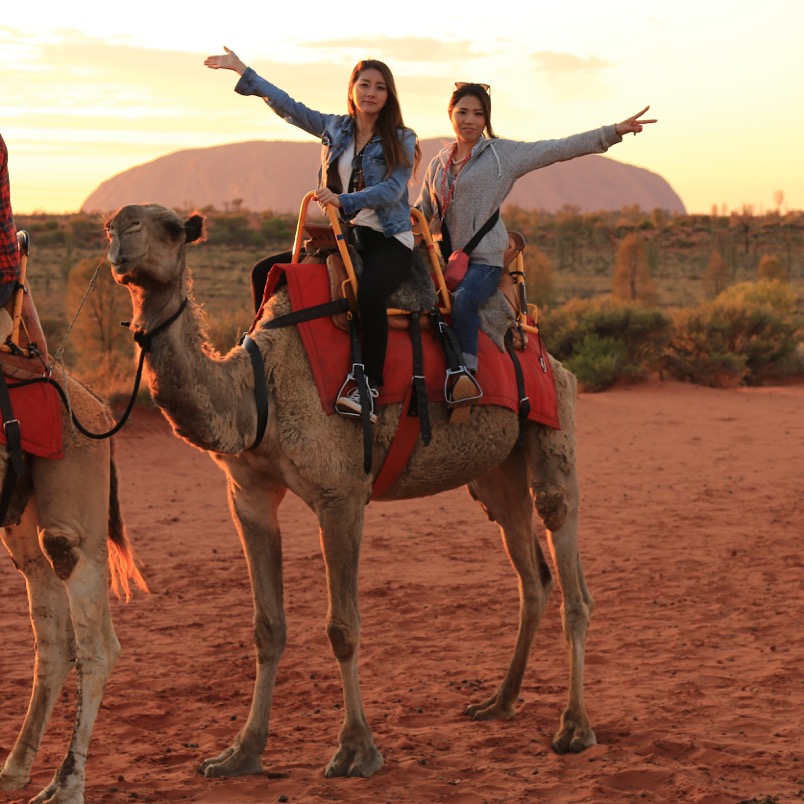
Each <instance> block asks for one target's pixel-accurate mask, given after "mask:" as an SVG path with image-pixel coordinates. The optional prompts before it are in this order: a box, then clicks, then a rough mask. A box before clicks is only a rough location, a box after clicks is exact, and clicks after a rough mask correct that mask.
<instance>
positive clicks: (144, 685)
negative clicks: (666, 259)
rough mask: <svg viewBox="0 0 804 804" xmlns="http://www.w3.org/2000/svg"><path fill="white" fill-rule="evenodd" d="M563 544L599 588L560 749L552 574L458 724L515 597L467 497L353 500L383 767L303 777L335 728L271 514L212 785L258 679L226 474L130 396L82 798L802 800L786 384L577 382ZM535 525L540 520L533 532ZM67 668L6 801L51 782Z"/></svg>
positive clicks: (22, 611) (13, 728) (26, 656)
mask: <svg viewBox="0 0 804 804" xmlns="http://www.w3.org/2000/svg"><path fill="white" fill-rule="evenodd" d="M577 407H578V461H579V474H580V482H581V501H582V507H581V520H580V523H581V553H582V557H583V560H584V567H585V570H586V575H587V580H588V582H589V586H590V589H591V592H592V594H593V595H594V597H595V601H596V606H595V610H594V613H593V615H592V624H591V628H590V632H589V639H588V645H587V665H586V698H587V705H588V708H589V712H590V717H591V718H592V723H593V726H594V727H595V730H596V733H597V738H598V742H599V744H598V745H597V746H594V747H593V748H591V749H589V750H587V751H586V752H584V753H582V754H578V755H566V756H558V755H556V754H554V753H553V752H552V751H551V750H550V740H551V737H552V735H553V733H554V731H555V730H556V728H557V726H558V718H559V716H560V713H561V710H562V708H563V705H564V702H565V700H566V688H567V659H566V655H565V647H564V641H563V637H562V633H561V624H560V612H559V605H560V596H559V594H558V592H557V590H554V592H553V594H552V596H551V599H550V604H549V606H548V610H547V613H546V615H545V618H544V621H543V623H542V626H541V629H540V631H539V635H538V637H537V642H536V644H535V646H534V649H533V652H532V656H531V662H530V665H529V667H528V671H527V674H526V676H525V682H524V685H523V689H522V694H521V702H520V707H519V712H518V715H517V717H516V718H515V719H514V720H512V721H509V722H473V721H471V720H470V719H468V718H467V717H466V716H464V715H463V714H462V710H463V708H464V707H465V706H466V705H467V704H469V703H473V702H476V701H478V700H480V699H483V698H485V697H487V696H488V695H490V694H491V693H492V692H493V690H494V689H495V688H496V686H497V684H498V682H499V681H500V678H501V675H502V673H504V671H505V668H506V667H507V663H508V660H509V656H510V651H511V650H512V648H513V640H514V635H515V630H516V611H517V587H516V580H515V576H514V573H513V571H512V569H511V568H510V566H509V564H508V562H507V559H506V557H505V554H504V552H503V549H502V546H501V542H500V537H499V533H498V530H497V528H496V526H495V525H493V524H492V523H490V522H488V521H487V520H486V518H485V516H484V515H483V513H482V511H481V509H480V508H479V507H478V506H477V505H476V504H475V503H474V502H473V501H472V500H471V499H470V497H469V495H468V494H467V492H466V490H465V489H458V490H455V491H451V492H448V493H444V494H440V495H438V496H435V497H431V498H427V499H422V500H418V501H413V502H402V503H385V504H381V503H374V504H372V505H371V506H369V508H368V511H367V522H366V529H365V539H364V549H363V556H362V568H361V606H362V617H363V643H362V648H361V681H362V687H363V696H364V702H365V705H366V709H367V715H368V717H369V720H370V722H371V723H372V726H373V728H374V732H375V739H376V741H377V744H378V747H379V748H380V750H381V751H382V752H383V754H384V757H385V766H384V767H383V769H382V770H381V771H380V772H379V773H378V774H377V775H376V776H375V777H374V778H372V779H368V780H367V779H342V778H339V779H326V778H324V776H323V769H324V766H325V764H326V762H327V761H328V760H329V758H330V756H331V755H332V753H333V752H334V750H335V744H336V735H337V732H338V729H339V727H340V722H341V715H342V709H341V690H340V681H339V677H338V672H337V668H336V663H335V660H334V658H333V657H332V655H331V653H330V650H329V645H328V643H327V639H326V636H325V633H324V616H325V612H326V597H325V590H324V571H323V565H322V559H321V555H320V551H319V547H318V534H317V526H316V521H315V518H314V516H313V515H312V513H311V512H310V511H308V510H307V509H306V508H305V507H304V506H303V504H302V503H301V502H300V501H299V500H298V499H297V498H295V497H292V496H289V497H288V498H287V499H286V501H285V503H284V504H283V507H282V512H283V518H282V525H283V532H284V543H285V590H286V604H287V614H288V631H289V638H288V645H287V649H286V651H285V654H284V657H283V660H282V664H281V666H280V671H279V679H278V684H277V690H276V695H275V698H274V708H273V714H272V720H271V737H270V741H269V745H268V749H267V750H266V753H265V767H266V772H265V773H264V774H263V775H261V776H257V777H248V778H239V779H222V780H217V779H216V780H211V779H205V778H204V777H202V776H200V775H199V774H198V773H197V768H198V765H199V764H200V762H201V761H202V760H203V759H204V758H206V757H209V756H213V755H215V754H217V753H219V752H220V751H222V750H223V749H224V748H225V747H227V746H228V745H229V744H230V741H231V739H232V738H233V737H234V735H235V734H236V732H237V730H238V729H239V728H240V726H241V725H242V723H243V721H244V718H245V716H246V714H247V711H248V706H249V701H250V696H251V689H252V684H253V678H254V654H253V649H252V643H251V634H250V625H251V617H252V612H251V598H250V592H249V585H248V580H247V576H246V568H245V562H244V559H243V556H242V553H241V551H240V546H239V543H238V540H237V536H236V534H235V531H234V527H233V525H232V523H231V520H230V518H229V513H228V509H227V504H226V498H225V488H224V479H223V475H222V473H220V471H219V470H218V469H217V468H216V467H215V466H214V464H213V463H212V461H211V460H210V459H209V458H208V457H207V456H206V455H204V454H203V453H201V452H199V451H197V450H195V449H194V448H192V447H190V446H188V445H187V444H185V443H184V442H182V441H180V440H179V439H178V438H176V437H175V436H173V435H172V433H171V431H170V429H169V427H168V425H167V424H166V423H165V421H164V420H163V419H162V417H161V415H160V414H159V413H157V412H155V411H151V410H147V409H137V410H136V411H135V412H134V414H133V416H132V418H131V420H130V421H129V422H128V423H127V424H126V426H125V427H124V428H123V429H122V431H121V432H120V434H119V435H118V436H117V453H118V459H119V465H120V473H121V479H122V504H123V512H124V515H125V517H126V521H127V524H128V528H129V532H130V535H131V538H132V540H133V542H134V544H135V547H136V550H137V552H138V555H139V557H140V559H141V561H142V568H143V572H144V574H145V576H146V578H147V581H148V583H149V585H150V588H151V594H150V595H145V594H142V593H139V594H136V596H135V597H134V599H133V600H132V601H130V602H129V603H123V602H117V601H115V602H113V617H114V621H115V626H116V630H117V634H118V637H119V639H120V641H121V643H122V646H123V652H122V654H121V656H120V659H119V660H118V663H117V665H116V666H115V668H114V671H113V673H112V677H111V679H110V681H109V684H108V686H107V690H106V695H105V698H104V702H103V706H102V708H101V711H100V714H99V717H98V721H97V725H96V728H95V732H94V736H93V741H92V744H91V749H90V755H89V760H88V766H87V785H86V800H87V802H131V801H134V800H137V801H146V802H225V803H226V804H243V803H244V802H249V803H251V802H275V801H288V802H324V801H327V802H330V801H340V802H350V803H351V802H371V803H372V804H373V803H374V802H378V803H380V804H382V802H393V803H394V804H402V803H403V802H450V803H451V804H481V802H488V804H492V803H495V804H496V803H497V802H505V803H506V804H508V803H509V802H525V801H546V802H601V801H616V802H625V801H656V802H700V803H702V804H704V803H705V804H713V803H714V802H740V801H748V802H773V801H779V802H790V801H796V800H800V799H801V798H802V795H804V793H802V790H804V768H802V760H803V759H804V738H803V737H802V725H804V707H802V703H803V702H804V690H803V689H802V680H804V671H803V670H802V668H804V640H803V639H802V621H803V620H804V606H802V602H803V601H804V594H802V580H803V579H804V575H802V557H801V555H802V551H801V543H802V535H803V534H804V530H803V528H804V525H802V523H804V457H803V456H804V451H803V450H802V446H804V413H803V412H804V386H802V385H793V386H787V387H774V388H758V389H738V390H714V389H708V388H701V387H694V386H689V385H683V384H678V383H669V382H659V381H651V382H647V383H644V384H639V385H632V386H628V387H623V388H618V389H614V390H611V391H608V392H606V393H602V394H581V395H580V396H579V398H578V406H577ZM539 533H540V538H541V530H540V531H539ZM0 604H1V605H0V628H1V629H2V634H3V637H2V648H1V649H0V685H1V686H0V690H1V693H0V762H2V760H3V759H4V758H5V756H6V754H7V753H8V751H9V749H10V748H11V745H12V744H13V741H14V738H15V736H16V733H17V730H18V729H19V726H20V724H21V721H22V717H23V714H24V712H25V708H26V706H27V699H28V695H29V692H30V682H31V670H32V659H33V637H32V634H31V629H30V625H29V622H28V614H27V603H26V599H25V589H24V584H23V580H22V577H21V576H20V575H19V574H18V573H17V572H16V571H15V569H14V567H13V565H12V564H11V562H10V560H9V559H8V556H7V555H6V554H5V552H3V554H2V560H0ZM73 703H74V683H72V682H71V683H70V684H68V686H67V688H66V689H65V691H64V693H63V694H62V698H61V700H60V702H59V704H58V705H57V709H56V712H55V713H54V716H53V719H52V721H51V725H50V728H49V729H48V732H47V734H46V736H45V739H44V741H43V744H42V748H41V750H40V753H39V756H38V758H37V762H36V765H35V767H34V773H33V779H32V781H31V783H30V784H29V785H28V786H27V787H26V788H25V789H24V790H22V791H19V792H17V793H0V801H2V802H23V801H27V800H28V799H29V798H30V797H31V796H33V795H35V794H36V793H37V792H39V790H40V789H41V788H42V787H43V786H44V785H45V784H46V783H47V782H48V781H49V780H50V778H51V776H52V774H53V771H54V768H55V767H56V766H57V765H58V763H59V762H60V761H61V758H62V756H63V753H64V751H65V748H66V739H67V735H68V734H69V731H70V726H71V723H72V718H73Z"/></svg>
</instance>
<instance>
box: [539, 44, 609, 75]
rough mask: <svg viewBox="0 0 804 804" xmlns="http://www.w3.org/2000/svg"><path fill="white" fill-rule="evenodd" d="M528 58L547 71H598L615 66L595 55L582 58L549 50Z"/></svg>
mask: <svg viewBox="0 0 804 804" xmlns="http://www.w3.org/2000/svg"><path fill="white" fill-rule="evenodd" d="M530 58H531V60H532V61H533V63H534V65H535V66H536V67H537V68H539V69H540V70H543V71H545V72H547V73H558V74H567V73H569V74H574V73H599V72H602V71H605V70H608V69H609V68H610V67H614V66H616V65H615V64H614V62H611V61H608V60H606V59H601V58H599V57H597V56H591V57H589V58H585V59H584V58H581V57H580V56H575V55H574V54H572V53H553V52H551V51H549V50H542V51H540V52H538V53H532V54H531V57H530Z"/></svg>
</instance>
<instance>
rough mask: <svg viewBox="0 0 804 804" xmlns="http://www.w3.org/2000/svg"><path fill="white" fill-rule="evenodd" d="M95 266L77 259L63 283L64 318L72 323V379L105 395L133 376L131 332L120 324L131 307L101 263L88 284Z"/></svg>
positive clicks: (92, 262) (87, 261) (94, 263)
mask: <svg viewBox="0 0 804 804" xmlns="http://www.w3.org/2000/svg"><path fill="white" fill-rule="evenodd" d="M96 265H97V263H96V262H95V260H81V261H80V262H79V263H78V264H77V265H76V266H75V267H74V268H73V269H72V271H70V275H69V278H68V280H67V298H66V306H67V318H68V320H73V318H75V323H74V325H73V328H72V330H71V332H70V339H69V341H68V345H69V346H70V348H71V350H72V352H73V354H74V355H75V358H76V361H77V365H76V366H75V367H74V372H75V374H76V376H77V377H78V378H79V379H81V380H83V381H85V382H88V383H90V384H93V385H96V386H97V388H98V390H99V391H100V392H101V393H104V394H106V395H108V394H109V393H110V392H113V391H117V390H118V387H119V386H122V387H126V386H127V385H128V384H130V379H131V377H132V376H133V365H132V354H133V348H134V347H133V344H132V338H131V333H130V332H129V330H128V329H126V328H125V327H121V326H120V321H121V320H122V319H124V318H126V317H129V316H130V314H131V305H130V302H129V300H128V298H127V297H126V294H125V293H122V292H121V291H120V288H118V287H117V283H116V282H115V281H114V279H113V278H112V272H111V269H110V268H109V265H108V263H105V262H104V263H103V264H102V265H101V266H100V268H99V270H98V274H97V276H96V277H95V281H94V282H91V280H92V277H93V275H94V273H95V269H96Z"/></svg>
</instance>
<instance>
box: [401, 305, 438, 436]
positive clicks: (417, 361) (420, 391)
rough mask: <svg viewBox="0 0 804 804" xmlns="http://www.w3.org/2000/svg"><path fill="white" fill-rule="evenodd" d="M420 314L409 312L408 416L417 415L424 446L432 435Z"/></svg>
mask: <svg viewBox="0 0 804 804" xmlns="http://www.w3.org/2000/svg"><path fill="white" fill-rule="evenodd" d="M420 315H421V314H420V313H417V312H415V311H414V312H412V313H411V314H410V348H411V351H412V353H413V377H412V378H411V384H412V386H413V387H412V389H411V394H410V407H408V411H407V415H408V416H418V417H419V428H420V432H421V437H422V443H423V444H424V446H425V447H426V446H427V445H428V444H429V443H430V439H431V438H432V436H433V433H432V428H431V426H430V410H429V408H428V407H427V382H426V381H425V379H424V351H423V349H422V327H421V321H420V320H419V316H420Z"/></svg>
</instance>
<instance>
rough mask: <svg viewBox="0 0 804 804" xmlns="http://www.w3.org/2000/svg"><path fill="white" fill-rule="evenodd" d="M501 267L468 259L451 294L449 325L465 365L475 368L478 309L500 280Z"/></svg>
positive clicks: (478, 325) (472, 369)
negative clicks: (459, 280)
mask: <svg viewBox="0 0 804 804" xmlns="http://www.w3.org/2000/svg"><path fill="white" fill-rule="evenodd" d="M501 276H502V268H498V267H496V266H494V265H482V264H480V263H475V262H470V263H469V268H468V270H467V271H466V276H464V278H463V279H462V280H461V284H460V285H458V287H457V289H456V290H455V292H454V293H453V294H452V329H453V331H454V332H455V337H457V339H458V343H459V344H460V345H461V349H462V350H463V359H464V364H465V365H466V368H468V369H470V370H471V371H476V370H477V338H478V335H477V333H478V328H479V327H480V315H479V314H478V310H479V309H480V306H481V305H482V304H483V302H485V301H486V300H487V299H488V298H489V297H490V296H491V294H492V293H494V291H495V290H496V289H497V285H499V284H500V277H501Z"/></svg>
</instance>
